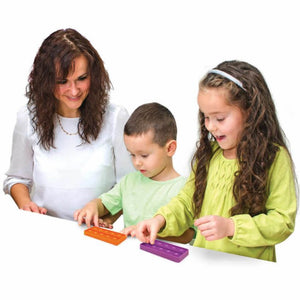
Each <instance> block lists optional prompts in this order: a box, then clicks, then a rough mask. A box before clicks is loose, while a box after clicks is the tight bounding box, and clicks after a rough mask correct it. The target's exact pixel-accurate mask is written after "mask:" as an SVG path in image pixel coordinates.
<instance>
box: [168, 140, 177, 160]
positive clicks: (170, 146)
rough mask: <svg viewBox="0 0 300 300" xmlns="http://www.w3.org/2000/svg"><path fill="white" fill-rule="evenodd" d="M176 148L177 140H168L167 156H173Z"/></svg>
mask: <svg viewBox="0 0 300 300" xmlns="http://www.w3.org/2000/svg"><path fill="white" fill-rule="evenodd" d="M176 149H177V142H176V141H175V140H170V141H168V142H167V144H166V150H167V155H168V156H173V155H174V154H175V152H176Z"/></svg>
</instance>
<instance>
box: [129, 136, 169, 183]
mask: <svg viewBox="0 0 300 300" xmlns="http://www.w3.org/2000/svg"><path fill="white" fill-rule="evenodd" d="M124 142H125V145H126V148H127V150H128V151H129V153H130V155H131V159H132V163H133V166H134V167H135V169H136V170H138V171H140V172H141V173H142V174H143V175H144V176H146V177H148V178H151V179H152V180H158V181H159V180H161V179H163V178H164V176H165V173H166V172H169V169H168V168H169V161H170V156H169V155H168V151H167V145H166V146H164V147H161V146H160V145H158V144H156V143H154V142H153V132H152V131H151V130H150V131H148V132H147V133H144V134H142V135H133V136H128V135H124Z"/></svg>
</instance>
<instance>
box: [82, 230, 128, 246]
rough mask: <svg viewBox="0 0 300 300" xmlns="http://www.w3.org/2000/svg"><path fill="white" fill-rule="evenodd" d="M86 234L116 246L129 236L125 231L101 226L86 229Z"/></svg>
mask: <svg viewBox="0 0 300 300" xmlns="http://www.w3.org/2000/svg"><path fill="white" fill-rule="evenodd" d="M84 234H85V235H87V236H90V237H93V238H95V239H98V240H101V241H103V242H106V243H110V244H113V245H116V246H117V245H119V244H120V243H122V242H123V241H124V240H126V238H127V236H126V235H125V234H123V233H120V232H116V231H112V230H108V229H103V228H100V227H91V228H88V229H86V230H85V231H84Z"/></svg>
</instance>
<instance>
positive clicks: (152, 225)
mask: <svg viewBox="0 0 300 300" xmlns="http://www.w3.org/2000/svg"><path fill="white" fill-rule="evenodd" d="M165 224H166V220H165V218H164V217H163V216H161V215H157V216H155V217H154V218H152V219H150V220H146V221H142V222H140V223H139V224H137V225H136V231H135V236H136V237H137V238H138V239H139V240H140V241H141V242H143V243H150V244H154V242H155V239H156V237H157V233H158V232H159V231H160V229H161V228H162V227H164V226H165Z"/></svg>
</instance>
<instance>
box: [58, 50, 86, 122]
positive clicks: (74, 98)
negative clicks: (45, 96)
mask: <svg viewBox="0 0 300 300" xmlns="http://www.w3.org/2000/svg"><path fill="white" fill-rule="evenodd" d="M56 81H57V82H56V86H55V92H54V96H55V98H56V99H57V100H58V101H59V105H58V113H59V114H60V115H62V116H64V117H69V118H73V117H79V115H80V112H79V107H80V106H81V105H82V103H83V101H84V100H85V98H86V97H87V95H88V93H89V89H90V82H91V80H90V75H89V73H88V62H87V59H86V58H85V56H83V55H81V56H79V57H77V58H75V60H74V72H72V74H69V75H68V77H67V78H58V79H56Z"/></svg>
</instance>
